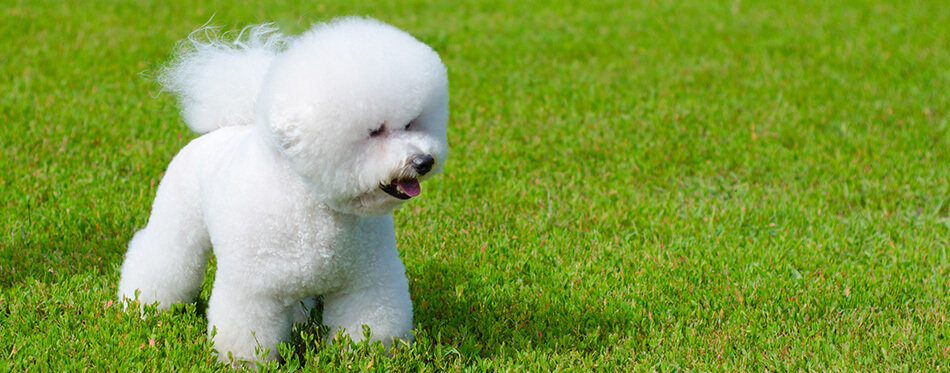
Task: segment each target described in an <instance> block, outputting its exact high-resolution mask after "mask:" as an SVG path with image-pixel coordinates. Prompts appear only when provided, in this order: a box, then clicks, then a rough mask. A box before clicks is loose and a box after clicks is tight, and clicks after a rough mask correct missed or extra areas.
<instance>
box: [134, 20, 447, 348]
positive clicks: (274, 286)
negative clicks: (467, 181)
mask: <svg viewBox="0 0 950 373" xmlns="http://www.w3.org/2000/svg"><path fill="white" fill-rule="evenodd" d="M203 32H205V31H203V30H199V31H198V32H196V34H201V33H203ZM161 81H162V83H163V84H164V86H165V87H166V89H168V90H170V91H172V92H174V93H175V94H177V95H178V96H179V98H180V99H181V102H182V106H183V115H184V117H185V121H186V122H187V123H188V125H189V126H190V127H191V128H193V129H194V130H196V131H198V132H208V133H207V134H205V135H203V136H201V137H199V138H197V139H195V140H194V141H192V142H191V143H189V144H188V145H187V146H185V147H184V148H183V149H182V150H181V152H179V153H178V155H177V156H176V157H175V158H174V159H173V160H172V161H171V163H170V164H169V166H168V170H167V172H166V173H165V176H164V178H163V180H162V182H161V184H160V185H159V188H158V191H157V195H156V197H155V201H154V203H153V205H152V213H151V216H150V218H149V221H148V225H147V226H146V227H145V228H144V229H142V230H140V231H139V232H137V233H136V234H135V236H134V237H133V239H132V241H131V242H130V243H129V250H128V253H127V254H126V258H125V262H124V263H123V265H122V277H121V280H120V281H119V289H118V296H119V298H120V299H134V298H135V297H136V294H137V293H138V299H139V300H140V301H141V302H142V303H144V304H150V303H152V302H158V304H159V308H160V309H167V308H168V307H169V305H171V304H173V303H176V302H191V301H193V300H194V299H195V297H196V296H197V294H198V291H199V288H200V285H201V282H202V279H203V276H204V272H205V268H206V265H207V259H208V255H209V253H210V251H211V250H212V248H213V250H214V254H215V256H216V258H217V273H216V276H215V281H214V287H213V290H212V292H211V299H210V300H209V304H208V309H207V315H208V324H209V325H208V328H209V331H210V330H212V328H216V329H217V334H216V335H215V336H214V345H215V348H216V349H217V351H218V353H219V359H221V360H222V361H227V360H228V354H229V353H230V354H232V355H233V357H234V358H235V359H236V360H241V361H253V360H256V356H255V348H257V347H259V346H260V347H263V348H268V349H269V354H268V355H267V358H269V359H273V358H276V357H277V350H276V348H275V345H276V344H277V343H278V342H281V341H286V340H288V338H289V337H290V329H291V326H292V323H293V322H294V321H295V320H296V321H301V319H300V317H301V316H302V315H305V314H306V313H307V310H306V307H302V305H303V304H310V305H312V304H313V303H312V300H313V297H314V296H316V295H322V296H323V302H324V310H323V323H324V324H325V325H327V326H329V327H330V331H331V333H335V332H336V331H337V330H339V329H340V328H343V329H344V331H345V332H346V333H347V334H348V335H349V336H350V337H352V338H353V339H354V340H360V339H362V330H361V329H362V326H363V325H367V326H369V327H370V328H371V330H372V333H373V335H372V338H373V339H374V340H380V341H383V343H385V344H387V345H388V344H389V343H391V342H392V340H393V339H394V338H399V339H403V340H410V339H411V338H412V335H411V329H412V303H411V301H410V298H409V287H408V281H407V279H406V275H405V267H404V266H403V264H402V262H401V261H400V259H399V257H398V252H397V251H396V241H395V237H394V236H395V234H394V231H393V220H392V215H391V214H390V213H391V211H392V210H393V209H394V208H397V207H399V206H400V205H401V204H402V203H404V202H405V200H407V199H409V198H411V197H414V196H416V195H418V194H419V192H420V188H419V184H418V182H419V181H422V180H424V179H426V178H428V177H430V176H432V175H434V174H436V173H438V172H439V171H440V170H441V167H442V165H443V163H444V162H445V159H446V156H447V151H448V149H447V145H446V121H447V119H448V90H447V84H448V83H447V78H446V70H445V66H444V65H443V64H442V62H441V60H440V59H439V56H438V55H437V54H436V53H435V52H434V51H433V50H432V49H431V48H429V47H428V46H426V45H425V44H423V43H421V42H419V41H418V40H416V39H415V38H413V37H412V36H410V35H409V34H407V33H405V32H403V31H400V30H398V29H396V28H394V27H392V26H389V25H386V24H384V23H382V22H379V21H376V20H373V19H365V18H357V17H350V18H341V19H337V20H334V21H331V22H329V23H326V24H319V25H316V26H314V27H313V28H312V29H311V30H309V31H307V32H306V33H304V34H303V35H300V36H297V37H286V36H283V35H280V34H279V33H277V32H276V31H275V30H274V29H273V27H272V26H269V25H262V26H257V27H253V28H249V29H245V31H244V32H242V34H241V35H239V36H238V37H237V38H236V40H234V41H221V40H216V38H215V37H213V36H212V37H211V38H210V40H206V41H201V40H198V38H195V37H193V38H192V39H191V41H190V43H186V45H185V47H184V48H183V51H182V52H181V53H180V54H179V58H178V59H177V60H176V61H175V62H174V63H173V64H172V65H171V66H170V67H168V68H167V69H166V71H165V72H164V74H163V77H162V79H161Z"/></svg>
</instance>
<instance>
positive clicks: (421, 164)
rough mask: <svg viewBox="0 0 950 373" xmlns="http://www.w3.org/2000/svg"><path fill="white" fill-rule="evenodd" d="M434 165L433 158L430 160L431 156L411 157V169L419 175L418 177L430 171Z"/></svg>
mask: <svg viewBox="0 0 950 373" xmlns="http://www.w3.org/2000/svg"><path fill="white" fill-rule="evenodd" d="M434 164H435V158H432V156H431V155H429V154H425V155H417V156H414V157H412V168H415V169H416V172H418V173H419V176H422V175H425V174H427V173H429V171H432V165H434Z"/></svg>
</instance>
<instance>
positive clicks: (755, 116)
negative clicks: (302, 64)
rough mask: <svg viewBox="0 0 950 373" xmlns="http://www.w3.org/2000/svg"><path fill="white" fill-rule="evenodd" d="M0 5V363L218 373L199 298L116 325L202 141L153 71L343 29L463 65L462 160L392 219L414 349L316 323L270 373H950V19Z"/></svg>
mask: <svg viewBox="0 0 950 373" xmlns="http://www.w3.org/2000/svg"><path fill="white" fill-rule="evenodd" d="M0 3H2V4H0V51H2V52H0V123H3V124H2V125H0V371H78V370H91V371H126V370H134V371H169V370H170V369H181V368H185V367H190V368H192V369H194V370H226V369H225V368H224V367H223V366H220V365H216V364H215V363H214V360H213V356H212V349H211V346H210V344H209V342H208V339H207V337H206V335H205V325H206V320H205V318H204V313H203V312H204V311H203V309H204V303H203V302H204V301H206V299H207V296H208V292H207V286H206V289H205V291H204V292H203V294H202V297H203V300H201V301H199V302H198V304H197V305H186V306H183V307H179V308H176V309H175V310H173V311H172V312H169V313H163V314H160V315H157V316H155V317H150V318H148V319H146V320H142V319H141V318H140V317H138V315H133V314H126V313H124V312H122V311H121V309H120V307H118V306H117V304H115V303H113V298H114V293H115V287H116V283H117V281H118V266H119V264H120V263H121V260H122V256H123V254H124V251H125V245H126V243H127V242H128V240H129V239H130V237H131V235H132V234H133V233H134V231H135V230H136V229H138V228H141V227H142V226H143V225H144V224H145V222H146V219H147V217H148V212H149V206H150V204H151V199H152V197H153V196H154V193H155V188H156V186H157V185H158V182H159V181H160V180H161V177H162V172H163V170H164V168H165V166H166V165H167V163H168V161H169V160H170V159H171V157H172V156H173V155H174V154H175V153H176V152H177V151H178V149H180V148H181V147H182V146H184V145H185V144H186V143H187V142H188V141H190V140H191V139H193V138H194V137H195V134H193V133H191V132H189V131H188V129H187V128H186V127H185V126H184V124H183V123H182V122H181V119H180V116H179V115H178V112H177V111H178V109H177V107H176V104H175V102H173V100H172V98H171V97H170V96H169V95H160V94H159V93H158V89H157V86H156V84H155V83H153V82H152V81H151V80H150V75H151V74H153V72H154V71H155V70H156V69H157V68H158V67H160V66H161V65H162V64H163V63H165V62H167V61H168V59H169V56H170V52H171V51H172V50H173V48H174V46H175V43H176V41H178V40H181V39H182V38H184V37H185V36H187V35H188V33H189V32H190V31H191V30H192V29H194V28H196V27H198V26H200V25H202V24H204V23H206V22H207V21H208V20H209V19H210V18H212V16H214V21H213V23H215V24H220V25H222V26H224V27H225V28H226V29H232V28H240V27H242V26H244V25H247V24H252V23H258V22H262V21H274V22H276V23H277V24H278V25H279V26H280V27H281V28H282V29H283V30H284V31H286V32H291V33H293V32H299V31H301V30H304V29H306V28H307V27H308V26H309V25H310V24H311V23H313V22H317V21H321V20H328V19H330V18H332V17H334V16H337V15H347V14H366V15H371V16H374V17H377V18H379V19H382V20H384V21H386V22H389V23H391V24H393V25H396V26H398V27H400V28H403V29H405V30H408V31H409V32H410V33H412V34H414V35H416V36H417V37H418V38H420V39H421V40H423V41H424V42H426V43H428V44H430V45H431V46H433V48H435V49H436V50H437V51H438V52H439V53H440V54H441V55H442V58H443V60H444V62H445V64H446V65H447V66H448V68H449V80H450V84H451V88H450V90H451V97H452V102H451V118H450V125H449V126H450V129H449V141H450V145H451V149H452V153H451V154H452V155H451V157H450V160H449V164H448V165H447V166H446V172H445V173H444V174H443V175H442V176H441V177H439V178H437V179H434V180H432V181H431V182H428V183H427V184H426V186H425V192H424V198H421V199H419V200H414V201H412V202H411V203H410V204H408V205H407V206H406V207H404V208H403V209H401V210H399V211H397V212H396V213H395V218H396V224H397V226H398V227H397V229H398V237H397V240H398V242H399V244H400V248H401V252H402V256H403V259H404V261H405V264H406V266H407V268H408V274H409V277H410V285H411V291H412V293H413V297H414V301H413V302H414V306H415V323H416V331H415V334H416V342H415V344H413V345H412V346H411V347H402V348H398V349H396V350H395V352H394V353H393V356H392V357H391V358H387V357H386V356H385V354H381V353H379V351H378V350H377V349H376V348H375V347H374V346H366V345H360V346H345V345H344V344H342V343H338V344H331V345H329V346H325V345H324V344H323V343H322V341H321V340H320V338H319V337H318V336H316V335H315V334H314V333H313V332H312V331H310V330H308V329H306V328H301V330H300V331H299V332H298V333H296V338H295V340H294V342H293V343H291V344H289V345H285V346H283V347H282V350H283V351H284V353H285V355H286V356H288V357H289V359H288V362H287V363H286V364H285V365H283V366H279V367H278V366H277V365H276V364H271V365H269V366H267V367H264V368H265V369H267V370H270V369H281V370H293V369H304V370H311V371H335V370H349V369H363V370H380V371H386V370H397V371H403V370H410V371H416V370H418V371H445V370H450V371H454V370H472V371H484V370H490V371H495V370H501V371H507V370H512V371H522V370H533V371H551V370H567V371H589V370H595V371H654V370H656V371H677V370H696V371H764V370H769V371H772V370H779V371H784V370H795V371H798V370H808V371H938V370H943V371H946V370H948V369H950V368H948V365H950V356H948V349H950V324H948V322H947V315H948V311H950V259H948V253H947V251H948V244H950V242H948V237H950V234H948V233H950V232H948V230H950V211H948V210H950V122H948V118H950V8H948V7H947V6H946V4H944V3H943V2H940V1H908V2H893V1H892V2H884V1H839V2H827V3H826V2H806V1H772V2H769V1H739V0H734V1H728V2H725V1H715V2H712V1H702V0H684V1H616V2H614V1H600V2H592V4H590V5H583V6H581V5H574V4H572V2H564V3H554V2H549V1H530V0H529V1H473V2H464V3H462V2H459V3H458V4H453V3H451V2H445V3H427V2H422V1H407V2H398V3H397V4H372V3H370V2H365V1H356V2H353V1H329V2H323V3H314V2H304V1H299V2H252V1H236V2H231V1H218V0H214V1H170V2H157V1H118V2H112V1H99V0H94V1H47V0H0ZM381 3H382V2H381ZM394 3H396V2H394ZM209 276H210V274H209ZM206 285H207V284H206ZM347 348H349V350H348V351H347Z"/></svg>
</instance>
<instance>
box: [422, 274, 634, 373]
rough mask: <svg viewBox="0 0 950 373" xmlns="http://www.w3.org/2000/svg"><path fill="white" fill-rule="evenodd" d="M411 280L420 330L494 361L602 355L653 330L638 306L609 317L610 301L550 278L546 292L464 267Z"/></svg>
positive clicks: (438, 341)
mask: <svg viewBox="0 0 950 373" xmlns="http://www.w3.org/2000/svg"><path fill="white" fill-rule="evenodd" d="M535 275H536V276H540V275H537V274H535ZM411 276H412V277H411V279H410V282H411V292H412V294H413V296H414V300H413V305H414V307H415V324H416V328H417V329H418V330H419V331H420V332H422V333H424V334H425V335H427V336H428V337H429V338H430V339H431V342H432V343H436V344H442V345H449V346H452V347H454V348H456V349H457V350H458V351H459V353H460V354H462V355H466V356H470V355H477V356H480V357H491V356H492V355H495V354H499V353H503V349H504V350H510V349H515V350H531V349H535V350H538V349H540V350H551V351H554V350H564V349H570V350H576V351H581V352H595V351H600V352H602V350H603V348H604V345H605V343H610V341H611V340H614V339H616V338H618V337H620V336H629V335H644V333H648V331H647V330H645V328H648V326H647V325H645V320H642V319H643V317H642V316H640V315H635V314H634V311H633V310H632V309H629V308H628V309H627V310H625V311H623V312H605V311H604V308H602V307H597V305H596V304H594V303H595V302H597V303H599V302H602V301H603V299H589V300H587V301H583V300H580V299H578V297H576V296H573V295H572V294H571V290H568V289H565V288H564V287H563V286H558V285H557V284H556V283H555V282H552V281H548V280H549V279H543V278H542V279H537V281H538V282H540V283H543V284H547V286H540V288H544V289H545V290H541V291H537V290H533V289H537V288H539V287H532V288H531V289H532V290H526V289H527V288H521V289H519V290H517V291H504V290H499V289H511V288H514V287H512V286H508V287H505V286H496V285H499V284H496V283H490V282H485V280H484V279H482V278H479V279H473V278H471V276H473V274H472V272H471V271H469V270H468V269H467V268H466V265H465V264H462V263H460V264H458V265H449V264H438V263H431V264H426V265H425V266H424V267H423V269H422V270H421V271H419V272H418V273H413V274H411ZM479 276H481V275H479ZM502 281H517V280H516V279H505V280H502ZM542 281H543V282H542ZM473 284H474V285H473ZM476 285H477V286H476ZM479 287H480V288H479ZM504 354H505V355H510V352H504Z"/></svg>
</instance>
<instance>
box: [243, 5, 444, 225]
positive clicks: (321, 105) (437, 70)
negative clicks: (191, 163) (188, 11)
mask: <svg viewBox="0 0 950 373" xmlns="http://www.w3.org/2000/svg"><path fill="white" fill-rule="evenodd" d="M259 105H260V106H259V111H258V123H259V124H261V128H262V129H263V130H264V131H265V135H266V136H268V137H269V138H270V140H271V141H272V143H273V144H274V146H275V147H277V149H278V150H279V151H280V152H281V154H283V156H284V157H286V158H287V159H288V160H289V161H290V162H291V164H292V165H293V167H294V169H295V170H296V171H297V172H299V173H300V174H301V176H303V178H304V180H305V181H306V182H307V184H308V186H309V187H310V189H311V190H312V192H313V193H314V194H315V195H316V196H317V197H318V198H320V199H321V200H323V201H324V202H326V203H327V205H328V206H330V207H331V208H333V209H335V210H338V211H341V212H345V213H355V214H359V215H380V214H386V213H388V212H390V211H391V210H392V209H394V208H396V207H398V206H400V205H401V204H402V203H403V202H405V201H406V200H408V199H411V198H413V197H416V196H418V195H419V194H420V192H421V188H420V185H419V183H420V182H421V181H423V180H425V179H427V178H429V177H431V176H432V175H434V174H437V173H438V172H440V171H441V169H442V166H443V164H444V163H445V159H446V157H447V155H448V147H447V144H446V122H447V120H448V81H447V77H446V70H445V66H444V65H443V64H442V61H441V60H440V59H439V56H438V54H437V53H436V52H435V51H433V50H432V49H431V48H429V47H428V46H427V45H425V44H423V43H421V42H419V41H418V40H416V39H415V38H413V37H412V36H410V35H409V34H407V33H405V32H403V31H401V30H399V29H396V28H394V27H392V26H389V25H386V24H384V23H381V22H379V21H375V20H372V19H363V18H343V19H339V20H335V21H333V22H331V23H328V24H324V25H319V26H316V27H315V28H313V29H311V30H310V31H308V32H307V33H305V34H303V35H301V36H300V37H299V38H298V39H296V40H294V41H292V42H291V44H290V46H289V47H288V49H287V50H286V51H285V52H283V53H282V54H281V55H280V56H278V58H277V60H276V61H274V63H273V64H272V65H271V68H270V71H269V73H268V76H267V78H266V79H265V83H264V89H263V91H262V94H261V97H260V99H259Z"/></svg>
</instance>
